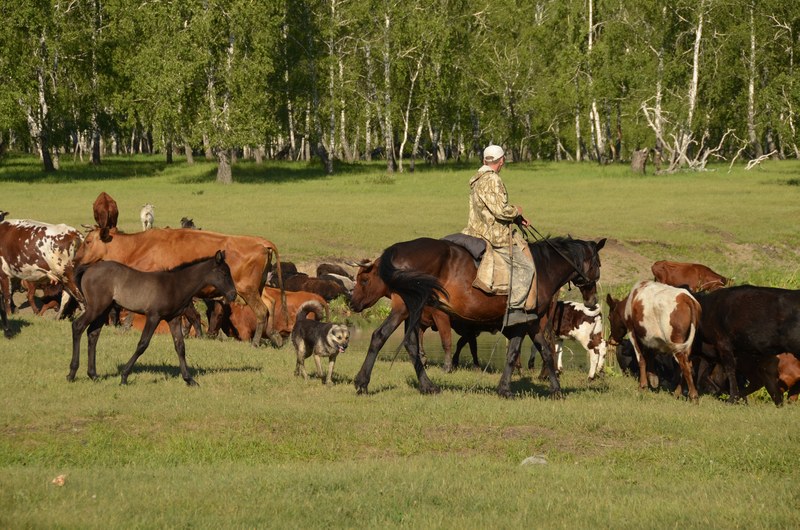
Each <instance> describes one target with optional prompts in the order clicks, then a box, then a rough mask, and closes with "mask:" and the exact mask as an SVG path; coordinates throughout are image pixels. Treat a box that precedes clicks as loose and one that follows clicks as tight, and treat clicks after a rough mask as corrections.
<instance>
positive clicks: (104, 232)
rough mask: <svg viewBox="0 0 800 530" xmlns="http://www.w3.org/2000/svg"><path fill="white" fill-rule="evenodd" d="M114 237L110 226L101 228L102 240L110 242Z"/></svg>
mask: <svg viewBox="0 0 800 530" xmlns="http://www.w3.org/2000/svg"><path fill="white" fill-rule="evenodd" d="M112 239H113V238H112V237H111V232H110V229H109V228H108V227H103V228H101V229H100V241H102V242H103V243H108V242H109V241H111V240H112Z"/></svg>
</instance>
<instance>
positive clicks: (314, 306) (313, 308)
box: [297, 300, 329, 320]
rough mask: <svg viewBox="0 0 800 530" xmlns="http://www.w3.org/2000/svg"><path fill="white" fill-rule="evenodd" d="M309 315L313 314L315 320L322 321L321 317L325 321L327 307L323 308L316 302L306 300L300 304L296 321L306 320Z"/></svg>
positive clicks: (326, 318)
mask: <svg viewBox="0 0 800 530" xmlns="http://www.w3.org/2000/svg"><path fill="white" fill-rule="evenodd" d="M309 313H314V315H315V316H316V319H317V320H322V317H323V315H324V316H325V320H328V317H329V315H328V307H327V306H323V305H322V304H320V303H319V302H317V301H316V300H307V301H305V302H303V303H302V304H300V309H298V310H297V320H305V319H307V318H308V314H309Z"/></svg>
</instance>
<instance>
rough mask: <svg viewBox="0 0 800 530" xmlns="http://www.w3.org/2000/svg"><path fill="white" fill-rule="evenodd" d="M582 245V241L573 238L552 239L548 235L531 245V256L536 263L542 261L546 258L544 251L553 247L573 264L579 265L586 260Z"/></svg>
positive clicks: (559, 237) (560, 237)
mask: <svg viewBox="0 0 800 530" xmlns="http://www.w3.org/2000/svg"><path fill="white" fill-rule="evenodd" d="M580 243H581V241H580V240H577V239H572V236H566V237H564V236H555V237H550V236H549V235H548V236H545V237H544V238H543V239H540V240H538V241H535V242H533V243H531V244H530V245H529V246H530V249H531V254H533V259H534V262H535V261H536V260H537V259H538V260H539V261H541V260H542V259H543V258H544V256H543V250H544V249H545V248H546V247H549V246H551V245H552V246H553V247H555V248H557V249H558V250H559V251H560V252H561V253H562V254H564V255H565V256H567V257H568V258H570V261H571V262H572V263H575V264H578V263H581V262H583V259H584V254H583V248H582V245H581V244H580Z"/></svg>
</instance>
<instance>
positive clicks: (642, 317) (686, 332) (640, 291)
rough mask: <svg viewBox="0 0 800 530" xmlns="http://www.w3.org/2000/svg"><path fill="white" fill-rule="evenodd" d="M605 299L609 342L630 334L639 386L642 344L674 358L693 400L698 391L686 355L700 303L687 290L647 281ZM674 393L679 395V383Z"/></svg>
mask: <svg viewBox="0 0 800 530" xmlns="http://www.w3.org/2000/svg"><path fill="white" fill-rule="evenodd" d="M606 301H607V302H608V307H609V313H608V321H609V326H610V328H611V336H610V338H609V343H610V344H611V345H614V346H616V345H619V344H620V343H621V342H622V339H623V337H624V336H625V334H626V333H630V338H631V344H633V347H634V349H635V350H636V357H637V360H638V361H639V387H640V388H642V389H645V388H647V360H646V358H645V357H644V356H643V355H642V347H645V348H650V349H652V350H654V351H655V352H657V353H662V354H670V355H672V356H673V357H675V360H676V361H678V364H679V365H680V367H681V373H682V375H683V378H684V380H685V381H686V384H687V385H688V387H689V399H691V400H692V401H695V402H696V401H697V399H698V394H697V388H696V387H695V384H694V379H693V375H692V362H691V360H690V359H689V355H690V354H691V351H692V342H693V341H694V337H695V333H696V332H697V327H698V325H699V322H700V315H701V310H700V303H699V302H698V301H697V300H696V299H695V298H694V297H693V296H692V295H691V293H689V291H687V290H686V289H678V288H676V287H672V286H669V285H665V284H662V283H657V282H653V281H650V280H643V281H640V282H638V283H637V284H636V285H634V286H633V288H632V289H631V292H630V293H629V294H628V296H627V297H625V298H624V299H622V300H614V299H613V298H612V297H611V295H610V294H609V295H608V297H607V299H606ZM675 394H676V395H677V396H680V395H681V394H682V389H681V388H680V386H678V387H677V388H676V389H675Z"/></svg>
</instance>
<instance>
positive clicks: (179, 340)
mask: <svg viewBox="0 0 800 530" xmlns="http://www.w3.org/2000/svg"><path fill="white" fill-rule="evenodd" d="M169 331H170V333H172V343H173V344H174V345H175V353H177V354H178V364H179V365H180V368H181V376H182V377H183V380H184V381H186V384H187V385H189V386H199V385H198V384H197V381H195V380H194V379H193V378H192V376H191V375H190V374H189V367H188V366H187V365H186V341H185V340H184V338H183V315H178V316H176V317H175V318H173V319H172V320H170V321H169Z"/></svg>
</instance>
